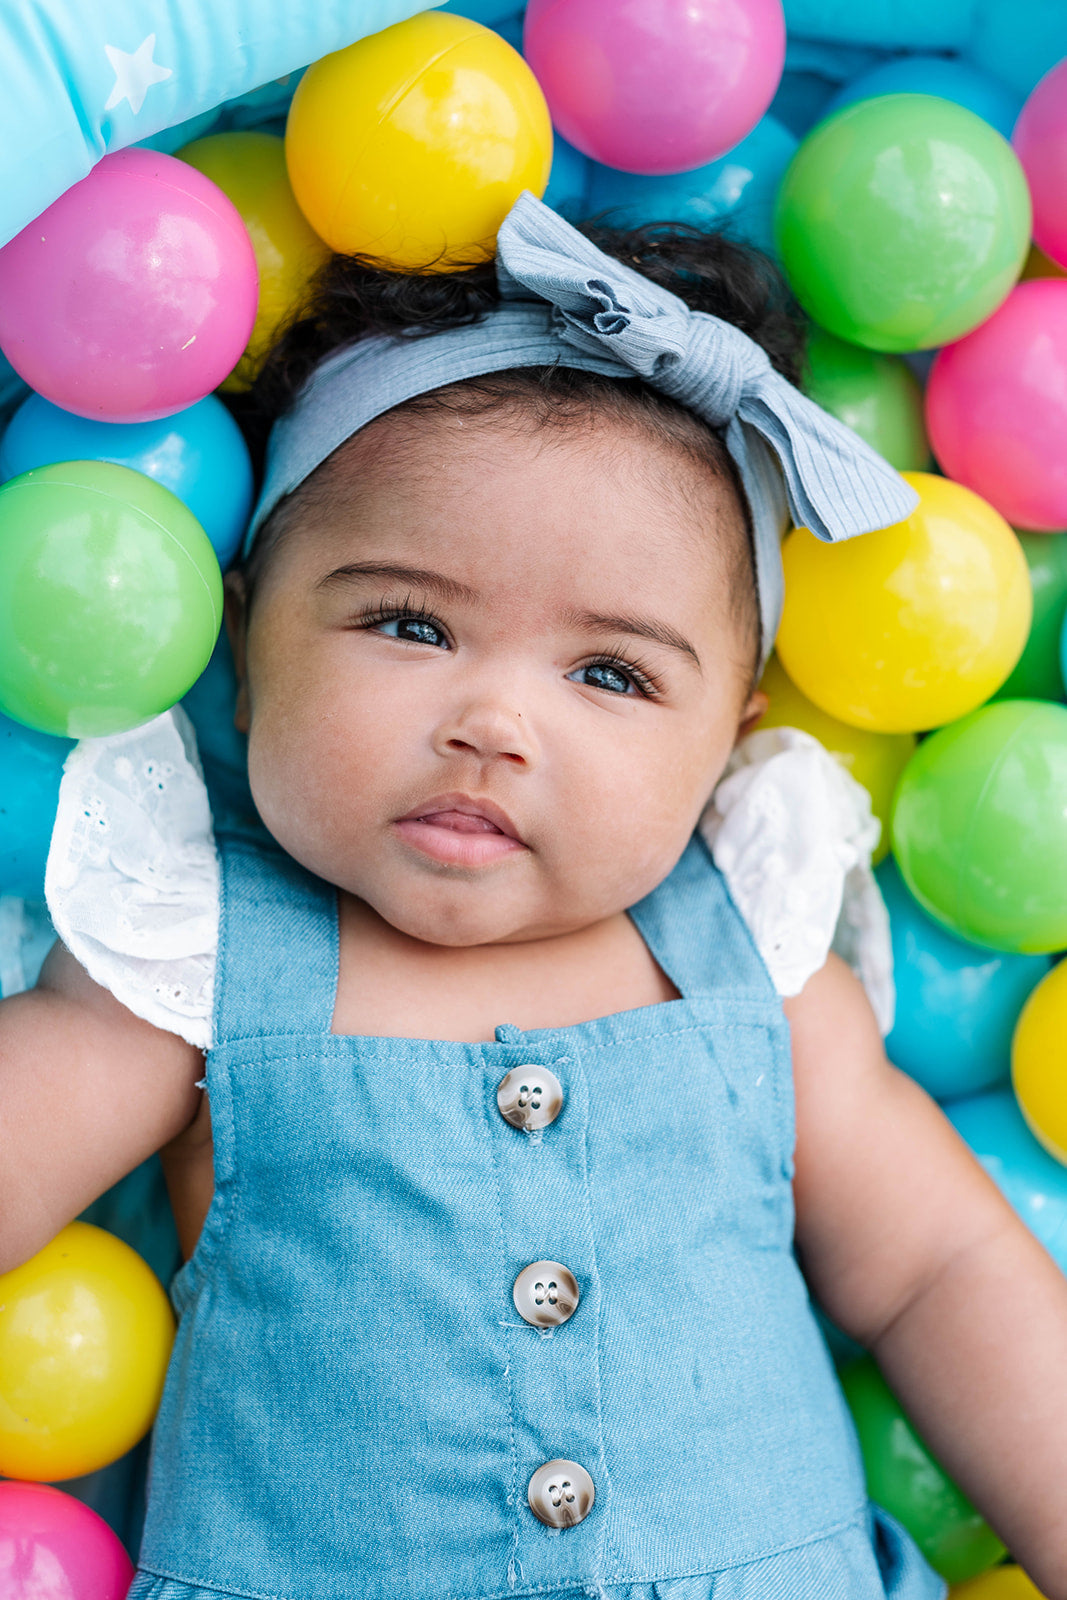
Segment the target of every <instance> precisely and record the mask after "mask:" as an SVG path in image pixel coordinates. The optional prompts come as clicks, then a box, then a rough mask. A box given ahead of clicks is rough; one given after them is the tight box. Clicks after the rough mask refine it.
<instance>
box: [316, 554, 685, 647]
mask: <svg viewBox="0 0 1067 1600" xmlns="http://www.w3.org/2000/svg"><path fill="white" fill-rule="evenodd" d="M365 578H377V579H381V578H385V579H391V580H392V581H393V582H395V583H407V584H411V586H412V587H413V588H417V589H423V590H425V591H426V592H427V593H428V594H433V595H437V596H438V597H439V598H440V599H442V600H450V601H452V603H453V604H456V605H476V604H477V603H478V601H479V600H480V599H481V595H480V594H479V592H478V590H477V589H472V588H470V586H469V585H468V584H466V583H460V582H459V580H458V579H457V578H449V577H446V576H445V574H444V573H443V572H433V571H431V570H430V569H429V568H428V567H412V566H408V565H407V564H406V563H405V562H399V561H350V562H348V563H347V564H346V565H345V566H343V567H335V568H334V569H333V571H332V572H328V573H327V574H326V576H325V577H324V578H320V579H319V581H318V583H317V584H316V588H318V589H325V588H328V587H330V586H331V585H333V584H343V583H359V582H360V581H361V580H362V579H365ZM560 620H561V621H562V622H563V624H564V626H566V627H572V628H590V629H593V630H594V631H596V632H598V633H624V634H628V635H630V637H632V638H638V639H650V640H651V641H652V643H653V644H660V645H664V646H665V647H666V648H667V649H668V650H677V651H678V653H679V654H680V655H684V656H688V657H690V658H691V660H692V661H693V663H694V664H695V666H696V669H697V671H698V672H702V671H703V670H704V669H703V667H702V666H701V664H700V657H699V656H698V655H697V653H696V651H695V650H694V648H693V646H692V645H691V644H690V643H689V640H688V639H687V638H686V637H685V635H684V634H681V633H679V632H678V630H677V628H672V627H671V625H670V623H669V622H659V621H657V620H656V619H655V618H653V617H633V616H622V615H618V614H616V613H613V612H603V611H589V610H584V609H581V608H579V607H577V606H567V607H565V609H564V610H563V611H562V612H561V613H560Z"/></svg>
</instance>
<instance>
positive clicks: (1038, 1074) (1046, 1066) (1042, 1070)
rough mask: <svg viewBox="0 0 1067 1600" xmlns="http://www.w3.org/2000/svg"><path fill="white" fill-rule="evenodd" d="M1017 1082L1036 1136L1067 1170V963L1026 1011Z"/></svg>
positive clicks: (1014, 1065)
mask: <svg viewBox="0 0 1067 1600" xmlns="http://www.w3.org/2000/svg"><path fill="white" fill-rule="evenodd" d="M1011 1077H1012V1087H1013V1088H1014V1090H1015V1097H1016V1099H1017V1100H1018V1102H1019V1109H1020V1111H1021V1112H1022V1114H1023V1116H1024V1117H1025V1118H1026V1123H1027V1126H1028V1127H1029V1129H1030V1131H1031V1132H1032V1133H1033V1135H1034V1137H1035V1138H1036V1139H1038V1140H1040V1142H1041V1143H1042V1144H1043V1145H1044V1147H1045V1149H1046V1150H1047V1151H1048V1152H1049V1154H1050V1155H1052V1156H1055V1158H1056V1160H1057V1161H1062V1162H1063V1163H1064V1164H1065V1165H1067V962H1063V961H1061V962H1060V964H1059V965H1058V966H1056V967H1053V969H1052V971H1051V972H1050V973H1049V975H1048V977H1047V978H1044V979H1043V980H1042V981H1041V983H1039V984H1038V986H1037V988H1036V989H1035V990H1034V992H1033V994H1032V995H1031V996H1030V998H1029V1000H1028V1001H1027V1002H1026V1005H1025V1006H1024V1007H1023V1012H1022V1015H1021V1016H1020V1018H1019V1022H1018V1026H1017V1027H1016V1029H1015V1040H1014V1043H1013V1045H1012V1058H1011Z"/></svg>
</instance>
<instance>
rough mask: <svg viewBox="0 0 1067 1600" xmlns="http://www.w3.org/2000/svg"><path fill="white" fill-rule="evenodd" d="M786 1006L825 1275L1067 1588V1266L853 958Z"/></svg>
mask: <svg viewBox="0 0 1067 1600" xmlns="http://www.w3.org/2000/svg"><path fill="white" fill-rule="evenodd" d="M785 1009H786V1013H787V1015H788V1017H789V1021H790V1024H791V1027H792V1034H793V1061H794V1078H795V1083H796V1102H797V1148H796V1177H795V1184H794V1192H795V1196H796V1207H797V1246H798V1252H799V1254H800V1257H801V1260H802V1262H803V1266H804V1270H805V1273H806V1275H807V1277H808V1280H809V1282H810V1284H811V1287H812V1290H813V1291H814V1293H815V1295H816V1297H817V1298H818V1300H819V1301H820V1303H821V1304H822V1305H823V1306H824V1307H825V1309H826V1311H827V1312H828V1313H829V1315H830V1316H831V1317H832V1318H833V1319H834V1321H835V1322H837V1323H838V1325H839V1326H840V1327H842V1328H844V1329H845V1331H846V1332H847V1333H850V1334H851V1335H852V1336H853V1338H855V1339H857V1340H859V1342H860V1343H861V1344H863V1345H864V1346H866V1348H867V1349H869V1350H871V1351H872V1352H873V1354H874V1355H875V1356H876V1358H877V1360H878V1363H879V1365H880V1367H881V1368H882V1371H883V1372H884V1374H885V1376H886V1378H887V1380H888V1382H889V1383H890V1384H891V1385H892V1387H893V1389H894V1390H895V1391H896V1393H897V1395H898V1396H899V1398H900V1400H901V1403H902V1404H903V1406H904V1407H905V1409H906V1411H907V1412H908V1414H909V1415H910V1416H911V1417H912V1419H913V1420H914V1422H915V1426H916V1428H917V1430H918V1432H919V1433H920V1434H921V1435H922V1437H923V1439H924V1440H925V1441H926V1442H927V1444H928V1445H929V1446H930V1449H931V1450H932V1451H933V1453H934V1454H935V1456H936V1457H937V1458H938V1460H939V1461H940V1462H941V1463H942V1464H943V1466H944V1467H945V1469H946V1470H947V1471H948V1472H949V1473H950V1474H951V1476H952V1477H953V1478H954V1479H955V1480H956V1481H957V1482H958V1483H959V1485H960V1487H961V1488H962V1489H964V1490H965V1492H966V1493H967V1494H968V1495H970V1496H971V1498H972V1499H973V1501H974V1502H975V1504H976V1505H977V1506H978V1508H979V1510H980V1511H981V1512H982V1513H983V1515H984V1516H985V1517H986V1518H987V1520H988V1521H989V1523H990V1524H991V1526H992V1527H993V1528H994V1530H995V1531H996V1532H997V1533H998V1534H999V1535H1000V1537H1001V1538H1002V1539H1003V1540H1004V1542H1005V1544H1006V1545H1007V1546H1008V1548H1009V1550H1010V1551H1011V1553H1012V1555H1013V1556H1014V1557H1015V1559H1016V1560H1017V1561H1018V1562H1019V1563H1020V1564H1021V1565H1022V1566H1023V1567H1024V1568H1025V1569H1026V1571H1027V1572H1028V1573H1029V1575H1030V1577H1031V1578H1032V1579H1033V1580H1034V1582H1035V1583H1036V1584H1037V1585H1038V1587H1039V1588H1040V1589H1041V1592H1042V1594H1044V1595H1046V1596H1047V1597H1048V1600H1067V1278H1065V1277H1064V1275H1063V1274H1062V1273H1061V1271H1060V1269H1059V1268H1058V1267H1057V1266H1056V1264H1055V1263H1054V1262H1053V1260H1052V1258H1051V1257H1050V1256H1049V1255H1048V1254H1047V1253H1046V1251H1045V1250H1044V1249H1043V1247H1042V1246H1041V1245H1040V1244H1039V1243H1038V1242H1037V1240H1036V1239H1035V1238H1034V1237H1033V1235H1032V1234H1031V1233H1030V1232H1029V1231H1028V1230H1027V1229H1026V1228H1025V1227H1024V1226H1023V1224H1022V1223H1021V1222H1020V1221H1019V1220H1018V1218H1017V1217H1016V1215H1015V1213H1014V1212H1013V1211H1012V1210H1011V1208H1010V1207H1009V1206H1008V1204H1007V1202H1006V1201H1005V1200H1004V1199H1003V1197H1002V1196H1001V1194H1000V1191H999V1190H998V1189H997V1187H996V1186H995V1184H994V1183H993V1182H992V1180H991V1179H990V1178H989V1177H988V1176H987V1175H986V1173H985V1172H984V1171H983V1170H982V1168H981V1167H980V1166H979V1164H978V1162H977V1161H976V1160H975V1159H974V1157H973V1156H972V1155H971V1153H970V1151H969V1150H968V1149H967V1147H966V1145H965V1144H964V1143H963V1141H962V1139H960V1138H959V1136H958V1135H957V1133H956V1131H955V1129H954V1128H953V1127H952V1125H951V1124H950V1123H949V1122H948V1120H947V1119H946V1118H945V1117H944V1116H943V1115H942V1113H941V1111H940V1110H939V1109H938V1107H937V1106H936V1104H935V1103H934V1101H933V1100H931V1099H930V1097H929V1096H928V1095H927V1094H926V1093H925V1092H924V1091H923V1090H922V1089H921V1088H920V1087H919V1085H918V1084H916V1083H915V1082H913V1080H912V1079H910V1078H908V1077H907V1076H906V1075H905V1074H904V1073H902V1072H899V1071H897V1069H896V1068H895V1067H892V1066H890V1064H889V1062H888V1061H887V1060H886V1058H885V1053H884V1051H883V1049H882V1041H881V1039H880V1038H879V1035H878V1031H877V1028H876V1025H875V1022H874V1018H873V1016H872V1015H871V1011H870V1007H869V1005H868V1004H867V1000H866V996H865V995H864V993H863V990H862V989H861V987H860V985H859V983H858V982H857V980H856V979H855V978H854V977H853V975H852V973H851V972H850V971H849V970H848V968H847V967H846V966H845V965H844V964H843V963H842V962H840V961H838V960H837V958H836V957H831V958H830V960H829V962H828V963H827V965H826V966H825V967H824V968H823V969H822V971H821V972H819V973H817V974H816V975H815V977H813V978H812V979H811V980H810V982H809V983H808V984H807V986H806V988H805V989H804V991H803V992H802V993H801V994H800V995H798V996H797V997H796V998H795V999H792V1000H788V1001H786V1004H785Z"/></svg>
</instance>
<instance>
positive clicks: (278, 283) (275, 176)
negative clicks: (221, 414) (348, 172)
mask: <svg viewBox="0 0 1067 1600" xmlns="http://www.w3.org/2000/svg"><path fill="white" fill-rule="evenodd" d="M178 155H179V157H180V158H181V160H182V161H187V162H188V163H189V165H190V166H191V167H195V168H196V169H197V171H198V172H202V173H203V174H204V176H205V178H210V179H211V181H212V183H215V184H217V185H218V187H219V188H220V189H221V190H222V192H223V194H225V195H227V196H228V197H229V199H230V200H232V201H233V203H234V205H235V206H236V207H237V209H238V211H239V212H240V213H241V220H242V222H243V223H244V225H245V227H246V228H247V229H248V234H249V237H250V239H251V240H252V249H253V250H254V251H255V254H256V266H257V267H258V269H259V309H258V310H257V312H256V320H255V324H254V326H253V328H252V335H251V338H250V339H249V341H248V346H247V348H246V350H245V353H244V355H243V356H242V357H241V359H240V361H239V362H238V363H237V366H236V367H235V368H234V370H233V372H232V373H231V374H230V376H229V377H228V378H227V379H226V381H225V382H224V383H223V384H222V388H223V389H227V390H230V391H239V390H242V389H247V388H248V387H249V386H250V385H251V383H252V382H253V380H254V378H255V376H256V373H257V372H258V371H259V369H260V367H261V366H262V364H263V358H264V357H265V355H266V354H267V351H268V350H269V349H270V347H271V344H272V343H273V341H274V338H275V335H276V334H277V333H278V332H279V330H280V329H281V326H282V324H283V323H284V322H285V321H286V320H287V319H288V317H289V316H290V314H291V313H292V312H294V311H295V310H297V309H298V308H299V306H300V304H301V302H302V301H303V300H304V298H305V295H306V293H307V287H308V282H309V280H310V278H311V277H312V275H313V274H314V273H315V272H317V271H318V269H319V267H320V266H321V265H322V264H323V262H324V261H326V260H327V258H328V257H329V254H330V252H329V250H328V248H327V247H326V245H325V244H323V242H322V240H321V239H320V238H319V236H318V234H317V233H316V232H315V231H314V229H313V228H312V227H311V226H310V224H309V223H308V220H307V218H306V217H305V216H304V213H303V212H302V211H301V209H300V207H299V206H298V205H297V203H296V199H295V197H294V195H293V190H292V185H291V184H290V182H289V174H288V172H287V170H286V166H285V144H284V141H283V140H282V139H280V138H278V137H277V136H276V135H275V134H271V133H212V134H209V135H208V136H207V138H206V139H195V140H194V141H193V143H192V144H187V145H186V146H185V147H184V149H182V150H179V151H178Z"/></svg>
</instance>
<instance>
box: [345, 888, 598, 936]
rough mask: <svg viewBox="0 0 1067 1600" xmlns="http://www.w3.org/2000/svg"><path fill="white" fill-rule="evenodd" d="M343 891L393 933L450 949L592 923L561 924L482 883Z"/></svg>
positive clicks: (541, 909) (548, 912) (544, 909)
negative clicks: (427, 890) (431, 890)
mask: <svg viewBox="0 0 1067 1600" xmlns="http://www.w3.org/2000/svg"><path fill="white" fill-rule="evenodd" d="M341 887H342V888H344V886H343V885H342V886H341ZM347 892H348V893H350V894H352V895H353V896H354V897H355V898H356V899H358V900H360V901H362V902H363V904H364V905H365V906H366V907H367V908H368V909H369V910H370V911H371V912H372V913H373V914H374V915H376V916H377V917H379V918H381V920H382V921H383V922H386V923H388V924H389V926H390V927H391V928H394V929H395V930H396V932H397V933H401V934H404V935H406V937H407V938H409V939H417V940H419V942H420V943H422V944H432V945H441V946H445V947H447V948H449V949H453V950H461V949H471V948H473V947H474V946H476V945H486V944H522V943H525V942H527V941H529V940H531V939H547V938H553V937H556V936H557V935H559V934H561V933H568V932H571V931H573V929H574V928H575V927H581V926H584V925H585V923H588V922H591V921H594V920H595V919H596V913H591V914H590V915H589V916H587V917H585V918H584V919H583V918H582V917H580V916H579V918H578V919H577V921H572V920H569V919H567V920H565V919H561V918H560V917H558V916H553V915H552V914H551V909H550V908H547V907H544V906H538V907H537V908H534V907H532V906H529V905H527V904H524V903H523V899H522V897H515V898H514V899H513V898H512V897H511V896H509V895H508V894H507V892H506V891H504V890H502V889H501V887H500V886H499V885H497V886H495V887H494V886H493V885H491V884H490V883H488V882H486V883H484V884H470V883H468V884H465V885H458V884H455V883H453V884H451V885H446V886H438V887H437V892H436V893H434V894H432V895H427V894H426V893H425V889H424V886H420V885H417V884H416V885H412V886H411V887H410V888H405V887H403V886H399V885H391V886H389V887H383V886H381V885H379V884H373V883H372V884H364V885H362V886H361V887H360V886H355V887H353V888H352V889H350V890H347Z"/></svg>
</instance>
